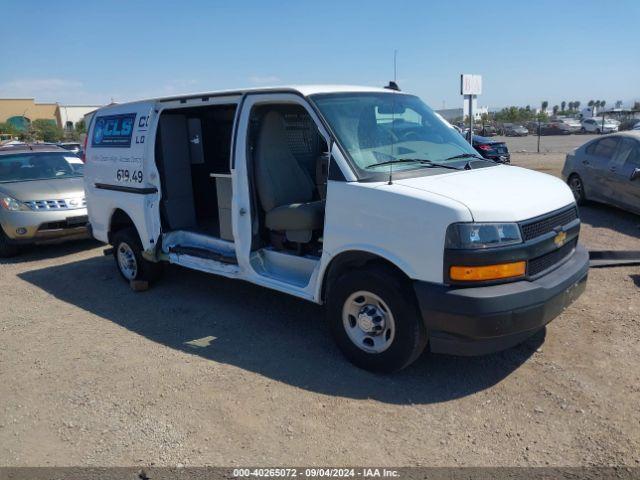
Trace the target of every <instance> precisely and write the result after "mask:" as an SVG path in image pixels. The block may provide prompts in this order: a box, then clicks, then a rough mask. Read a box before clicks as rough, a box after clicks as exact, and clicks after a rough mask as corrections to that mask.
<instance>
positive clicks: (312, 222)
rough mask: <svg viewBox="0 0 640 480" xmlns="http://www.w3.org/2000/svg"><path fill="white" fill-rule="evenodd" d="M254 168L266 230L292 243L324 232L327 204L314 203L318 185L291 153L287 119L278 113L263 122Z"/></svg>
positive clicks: (269, 114)
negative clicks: (274, 232)
mask: <svg viewBox="0 0 640 480" xmlns="http://www.w3.org/2000/svg"><path fill="white" fill-rule="evenodd" d="M255 168H256V187H257V192H258V197H259V199H260V203H261V205H262V208H263V209H264V211H265V225H266V227H267V228H268V229H269V230H272V231H277V232H285V235H286V238H287V240H289V241H291V242H296V243H308V242H310V241H311V238H312V235H313V231H314V230H320V229H322V225H323V222H324V207H325V204H324V201H321V200H315V201H314V199H313V196H314V191H315V185H314V183H313V181H312V180H311V178H310V176H309V174H307V173H306V172H305V171H304V170H303V168H302V167H301V166H300V164H299V163H298V161H297V160H296V158H295V157H294V156H293V154H292V153H291V150H290V148H289V144H288V142H287V131H286V128H285V121H284V117H283V116H282V114H280V113H279V112H277V111H270V112H269V113H267V114H266V115H265V116H264V118H263V119H262V123H261V125H260V129H259V131H258V138H257V142H256V156H255Z"/></svg>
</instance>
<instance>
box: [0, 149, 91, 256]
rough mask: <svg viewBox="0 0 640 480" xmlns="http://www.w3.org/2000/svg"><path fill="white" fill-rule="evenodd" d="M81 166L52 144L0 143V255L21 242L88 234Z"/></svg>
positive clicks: (8, 253) (10, 253) (9, 252)
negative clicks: (2, 145) (7, 145)
mask: <svg viewBox="0 0 640 480" xmlns="http://www.w3.org/2000/svg"><path fill="white" fill-rule="evenodd" d="M83 167H84V164H83V163H82V161H81V160H80V159H79V158H78V157H77V156H75V155H73V154H72V153H70V152H68V151H66V150H64V149H62V148H58V147H56V146H51V145H37V144H33V145H16V146H11V147H2V148H0V227H1V228H0V257H9V256H13V255H15V254H17V253H18V252H19V248H18V247H19V246H20V245H25V244H42V243H51V242H59V241H63V240H73V239H78V238H88V237H89V233H88V229H87V209H86V203H85V196H84V187H83V180H82V171H83Z"/></svg>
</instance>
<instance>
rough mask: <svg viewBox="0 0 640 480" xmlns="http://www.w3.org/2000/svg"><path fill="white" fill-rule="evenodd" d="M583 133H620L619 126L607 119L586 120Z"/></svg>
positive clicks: (582, 129)
mask: <svg viewBox="0 0 640 480" xmlns="http://www.w3.org/2000/svg"><path fill="white" fill-rule="evenodd" d="M581 131H582V132H583V133H613V132H617V131H618V125H617V124H615V123H613V122H611V121H609V120H607V119H605V120H604V123H603V121H602V119H596V118H585V119H583V120H582V127H581Z"/></svg>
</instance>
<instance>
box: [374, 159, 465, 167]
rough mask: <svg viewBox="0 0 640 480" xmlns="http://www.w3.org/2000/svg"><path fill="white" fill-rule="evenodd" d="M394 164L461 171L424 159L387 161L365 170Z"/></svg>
mask: <svg viewBox="0 0 640 480" xmlns="http://www.w3.org/2000/svg"><path fill="white" fill-rule="evenodd" d="M396 163H419V164H420V166H422V167H429V168H448V169H449V170H462V168H460V167H454V166H453V165H444V164H442V163H436V162H432V161H431V160H428V159H426V158H399V159H397V160H388V161H386V162H380V163H372V164H371V165H367V166H366V167H365V168H372V167H379V166H383V165H394V164H396Z"/></svg>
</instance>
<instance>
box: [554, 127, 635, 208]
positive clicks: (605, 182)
mask: <svg viewBox="0 0 640 480" xmlns="http://www.w3.org/2000/svg"><path fill="white" fill-rule="evenodd" d="M562 177H563V178H564V179H565V181H566V182H567V183H568V184H569V187H570V188H571V190H572V191H573V195H574V197H575V199H576V201H577V202H578V203H584V202H585V201H586V200H594V201H598V202H602V203H608V204H610V205H615V206H617V207H620V208H623V209H625V210H628V211H630V212H633V213H636V214H639V215H640V131H629V132H622V133H615V134H613V135H608V136H606V137H604V138H597V139H595V140H591V141H590V142H587V143H585V144H584V145H582V146H581V147H580V148H578V149H576V150H575V151H574V152H572V153H570V154H568V155H567V158H566V160H565V163H564V168H563V169H562Z"/></svg>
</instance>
